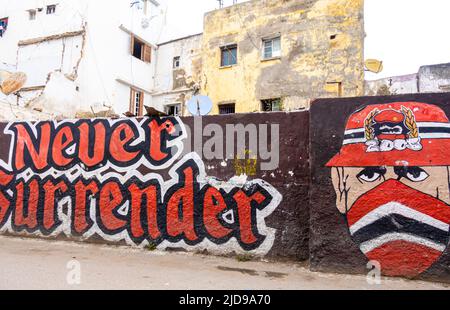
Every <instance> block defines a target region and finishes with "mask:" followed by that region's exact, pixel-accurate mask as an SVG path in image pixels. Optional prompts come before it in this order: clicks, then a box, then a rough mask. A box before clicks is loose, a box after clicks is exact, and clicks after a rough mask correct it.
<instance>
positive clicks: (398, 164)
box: [326, 102, 450, 277]
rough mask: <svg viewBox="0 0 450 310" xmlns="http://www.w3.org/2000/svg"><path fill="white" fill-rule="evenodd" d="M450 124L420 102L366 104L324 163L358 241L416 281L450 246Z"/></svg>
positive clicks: (389, 269)
mask: <svg viewBox="0 0 450 310" xmlns="http://www.w3.org/2000/svg"><path fill="white" fill-rule="evenodd" d="M449 149H450V122H449V120H448V117H447V116H446V114H445V112H444V111H443V110H442V109H441V108H439V107H438V106H435V105H431V104H426V103H419V102H395V103H386V104H376V105H367V106H366V107H364V108H362V109H359V110H358V111H356V112H355V113H353V114H352V115H351V116H350V118H349V119H348V121H347V125H346V128H345V134H344V142H343V145H342V148H341V150H340V152H339V153H338V154H337V155H336V156H334V157H333V158H332V159H331V160H330V161H329V162H328V163H327V164H326V166H327V167H329V168H331V177H332V182H333V186H334V189H335V191H336V196H337V202H336V206H337V209H338V210H339V212H340V213H341V214H342V215H343V216H344V217H345V223H346V224H347V226H348V231H349V234H350V236H351V239H352V241H353V242H354V243H355V244H356V245H357V246H358V247H359V249H360V251H361V252H362V253H363V254H364V256H365V257H366V258H367V259H368V260H370V261H377V262H379V264H380V265H381V271H382V273H383V274H384V275H387V276H405V277H416V276H418V275H420V274H422V273H424V272H425V271H427V270H428V269H429V268H430V267H431V266H432V265H433V264H434V263H435V262H437V261H438V260H439V259H440V257H441V256H442V254H443V253H444V251H445V250H446V248H447V246H448V243H449V234H450V233H449V232H450V206H449V204H450V190H449V180H450V174H449V171H450V170H449V166H450V157H449V155H448V150H449Z"/></svg>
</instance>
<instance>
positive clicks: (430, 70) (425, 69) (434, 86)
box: [365, 63, 450, 96]
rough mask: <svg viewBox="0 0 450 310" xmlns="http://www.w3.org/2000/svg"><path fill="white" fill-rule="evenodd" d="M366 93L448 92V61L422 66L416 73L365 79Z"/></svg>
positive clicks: (449, 90)
mask: <svg viewBox="0 0 450 310" xmlns="http://www.w3.org/2000/svg"><path fill="white" fill-rule="evenodd" d="M365 91H366V95H368V96H376V95H381V96H383V95H402V94H416V93H443V92H450V63H447V64H438V65H430V66H422V67H420V69H419V72H418V73H414V74H408V75H402V76H394V77H387V78H383V79H379V80H374V81H366V87H365Z"/></svg>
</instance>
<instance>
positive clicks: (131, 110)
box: [130, 88, 136, 114]
mask: <svg viewBox="0 0 450 310" xmlns="http://www.w3.org/2000/svg"><path fill="white" fill-rule="evenodd" d="M135 98H136V92H135V91H134V89H133V88H130V113H131V114H134V113H135V111H136V110H135V109H134V105H135V103H134V101H135V100H136V99H135Z"/></svg>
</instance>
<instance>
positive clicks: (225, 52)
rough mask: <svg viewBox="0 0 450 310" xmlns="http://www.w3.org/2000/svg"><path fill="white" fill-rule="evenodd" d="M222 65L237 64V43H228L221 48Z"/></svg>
mask: <svg viewBox="0 0 450 310" xmlns="http://www.w3.org/2000/svg"><path fill="white" fill-rule="evenodd" d="M220 51H221V57H220V66H221V67H229V66H233V65H236V64H237V45H236V44H234V45H228V46H223V47H221V48H220Z"/></svg>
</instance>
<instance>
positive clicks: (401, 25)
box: [161, 0, 450, 79]
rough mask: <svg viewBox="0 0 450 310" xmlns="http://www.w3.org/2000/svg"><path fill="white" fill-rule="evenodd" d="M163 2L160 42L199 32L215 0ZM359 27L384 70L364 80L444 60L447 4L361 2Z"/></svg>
mask: <svg viewBox="0 0 450 310" xmlns="http://www.w3.org/2000/svg"><path fill="white" fill-rule="evenodd" d="M168 2H169V7H168V12H167V22H166V25H167V26H166V30H165V31H164V33H163V36H162V38H161V40H162V41H163V40H168V39H172V38H176V37H181V36H186V35H190V34H194V33H199V32H202V27H203V14H204V13H205V12H208V11H211V10H214V9H216V8H217V7H218V2H217V0H168ZM239 2H243V1H239ZM225 3H232V0H225ZM365 24H366V33H367V37H366V42H365V44H366V51H365V54H366V55H365V56H366V59H367V58H376V59H380V60H383V62H384V71H383V72H382V73H381V74H378V75H375V74H370V73H369V74H367V76H366V78H367V79H377V78H382V77H386V76H393V75H401V74H409V73H414V72H417V71H418V69H419V67H420V66H421V65H428V64H437V63H445V62H450V37H449V31H450V1H448V0H426V1H423V0H366V10H365Z"/></svg>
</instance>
